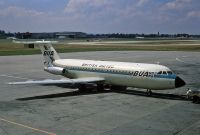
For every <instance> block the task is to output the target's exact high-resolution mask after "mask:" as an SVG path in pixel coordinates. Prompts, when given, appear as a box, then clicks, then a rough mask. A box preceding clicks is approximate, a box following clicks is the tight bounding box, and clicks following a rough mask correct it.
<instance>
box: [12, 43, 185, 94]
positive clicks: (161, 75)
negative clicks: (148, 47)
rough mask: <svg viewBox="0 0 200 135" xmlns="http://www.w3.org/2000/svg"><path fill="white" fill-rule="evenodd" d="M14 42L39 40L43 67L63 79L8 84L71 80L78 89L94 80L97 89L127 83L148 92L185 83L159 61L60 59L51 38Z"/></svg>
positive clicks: (111, 87) (66, 82) (60, 82)
mask: <svg viewBox="0 0 200 135" xmlns="http://www.w3.org/2000/svg"><path fill="white" fill-rule="evenodd" d="M16 43H28V44H30V43H33V44H38V45H39V48H40V50H41V52H42V55H43V58H44V71H47V72H49V73H51V74H55V75H61V76H64V77H66V79H59V80H55V79H48V80H34V81H33V80H31V81H24V82H10V83H9V84H13V85H19V84H21V85H22V84H44V85H45V84H47V85H51V84H55V85H59V84H73V85H74V86H76V87H77V88H78V89H79V90H85V89H86V88H87V85H89V84H95V85H96V88H97V90H104V88H105V87H106V86H109V88H110V89H111V90H119V89H120V90H122V89H123V90H125V89H126V88H127V87H134V88H142V89H146V90H147V94H148V95H151V94H152V91H151V90H168V89H174V88H179V87H182V86H184V85H185V81H184V80H183V79H181V78H180V77H179V76H177V75H176V74H175V73H173V72H172V71H171V70H170V69H169V68H168V67H166V66H163V65H159V64H148V63H129V62H114V61H100V60H82V59H61V58H60V57H59V55H58V53H57V52H56V50H55V49H54V48H53V46H52V44H53V43H57V42H53V41H44V40H43V41H29V42H21V41H20V42H17V41H16Z"/></svg>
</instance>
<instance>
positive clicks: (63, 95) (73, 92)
mask: <svg viewBox="0 0 200 135" xmlns="http://www.w3.org/2000/svg"><path fill="white" fill-rule="evenodd" d="M110 92H112V91H109V90H102V91H97V90H83V91H78V90H77V91H71V92H64V93H56V94H48V95H39V96H32V97H25V98H18V99H16V100H19V101H26V100H36V99H48V98H61V97H71V96H81V95H92V94H101V93H110Z"/></svg>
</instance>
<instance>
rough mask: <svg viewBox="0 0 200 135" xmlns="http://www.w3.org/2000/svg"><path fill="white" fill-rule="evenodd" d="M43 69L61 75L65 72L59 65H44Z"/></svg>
mask: <svg viewBox="0 0 200 135" xmlns="http://www.w3.org/2000/svg"><path fill="white" fill-rule="evenodd" d="M44 71H47V72H49V73H51V74H55V75H63V74H64V73H65V72H66V70H65V69H64V68H61V67H45V68H44Z"/></svg>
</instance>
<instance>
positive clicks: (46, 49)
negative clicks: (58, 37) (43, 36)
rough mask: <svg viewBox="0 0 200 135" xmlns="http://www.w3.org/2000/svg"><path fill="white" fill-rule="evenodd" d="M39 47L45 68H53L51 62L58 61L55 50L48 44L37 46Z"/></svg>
mask: <svg viewBox="0 0 200 135" xmlns="http://www.w3.org/2000/svg"><path fill="white" fill-rule="evenodd" d="M39 47H40V50H41V52H42V54H43V57H44V65H45V66H46V67H51V66H53V62H54V61H55V60H58V59H60V57H59V56H58V54H57V52H56V50H55V49H54V48H53V46H52V44H50V43H44V44H39Z"/></svg>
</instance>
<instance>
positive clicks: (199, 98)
mask: <svg viewBox="0 0 200 135" xmlns="http://www.w3.org/2000/svg"><path fill="white" fill-rule="evenodd" d="M186 95H187V98H188V99H191V100H192V102H193V103H200V90H191V89H188V91H187V93H186Z"/></svg>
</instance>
